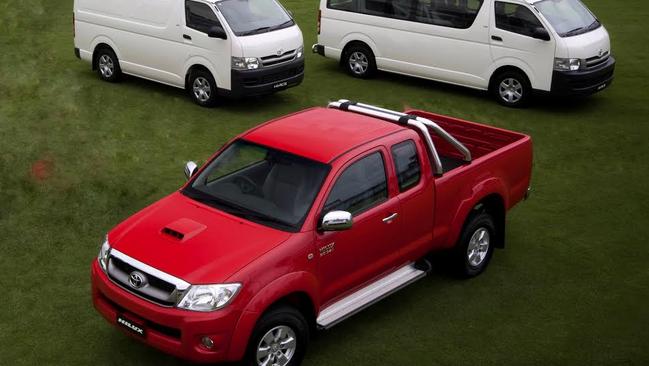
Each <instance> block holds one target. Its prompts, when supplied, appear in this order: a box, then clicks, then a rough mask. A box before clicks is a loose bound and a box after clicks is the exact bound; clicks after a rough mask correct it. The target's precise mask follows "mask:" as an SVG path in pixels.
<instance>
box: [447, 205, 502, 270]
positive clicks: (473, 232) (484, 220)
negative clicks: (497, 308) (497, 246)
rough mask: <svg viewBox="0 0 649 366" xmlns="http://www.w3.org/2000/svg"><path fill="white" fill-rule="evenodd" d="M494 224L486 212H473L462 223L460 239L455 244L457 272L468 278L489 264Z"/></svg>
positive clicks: (494, 232)
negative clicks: (463, 223) (464, 222)
mask: <svg viewBox="0 0 649 366" xmlns="http://www.w3.org/2000/svg"><path fill="white" fill-rule="evenodd" d="M495 237H496V225H495V223H494V219H493V217H491V215H489V214H488V213H486V212H480V213H474V214H472V215H471V216H470V217H469V219H468V220H467V222H466V224H465V225H464V230H463V231H462V235H461V236H460V241H459V242H458V243H457V245H456V246H455V253H454V262H455V267H456V271H457V274H458V275H460V276H461V277H465V278H470V277H475V276H477V275H479V274H480V273H482V272H483V271H484V270H485V269H486V268H487V265H489V261H490V260H491V256H492V254H493V250H494V239H495Z"/></svg>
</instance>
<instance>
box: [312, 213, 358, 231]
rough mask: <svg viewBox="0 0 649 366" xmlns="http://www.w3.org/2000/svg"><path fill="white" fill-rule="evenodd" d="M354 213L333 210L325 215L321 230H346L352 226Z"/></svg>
mask: <svg viewBox="0 0 649 366" xmlns="http://www.w3.org/2000/svg"><path fill="white" fill-rule="evenodd" d="M352 224H353V221H352V214H351V213H349V212H347V211H331V212H329V213H327V214H326V215H324V217H323V218H322V223H321V224H320V230H322V231H344V230H349V229H351V228H352Z"/></svg>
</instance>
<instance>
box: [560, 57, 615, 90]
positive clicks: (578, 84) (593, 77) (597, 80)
mask: <svg viewBox="0 0 649 366" xmlns="http://www.w3.org/2000/svg"><path fill="white" fill-rule="evenodd" d="M614 73H615V58H613V56H611V57H609V59H608V61H606V62H605V63H604V64H603V65H601V66H600V67H597V68H595V69H592V70H578V71H554V73H553V75H552V91H551V93H552V94H555V95H591V94H594V93H597V92H600V91H602V90H604V89H606V88H608V87H609V86H611V84H612V83H613V78H614Z"/></svg>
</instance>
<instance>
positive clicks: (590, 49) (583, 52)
mask: <svg viewBox="0 0 649 366" xmlns="http://www.w3.org/2000/svg"><path fill="white" fill-rule="evenodd" d="M563 43H564V47H565V50H566V56H564V57H566V58H580V59H588V58H591V57H595V56H599V55H600V52H601V53H605V52H608V53H610V52H611V39H610V37H609V34H608V32H607V31H606V28H604V26H601V27H599V28H597V29H595V30H593V31H591V32H588V33H584V34H580V35H577V36H573V37H566V38H564V39H563Z"/></svg>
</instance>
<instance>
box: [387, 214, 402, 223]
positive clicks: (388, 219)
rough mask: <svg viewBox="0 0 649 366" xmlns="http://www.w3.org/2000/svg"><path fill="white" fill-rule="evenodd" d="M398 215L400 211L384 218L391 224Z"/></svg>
mask: <svg viewBox="0 0 649 366" xmlns="http://www.w3.org/2000/svg"><path fill="white" fill-rule="evenodd" d="M398 216H399V214H398V213H393V214H392V215H390V216H388V217H386V218H384V219H383V222H385V223H386V224H389V223H391V222H392V221H394V220H395V219H396V218H397V217H398Z"/></svg>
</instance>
